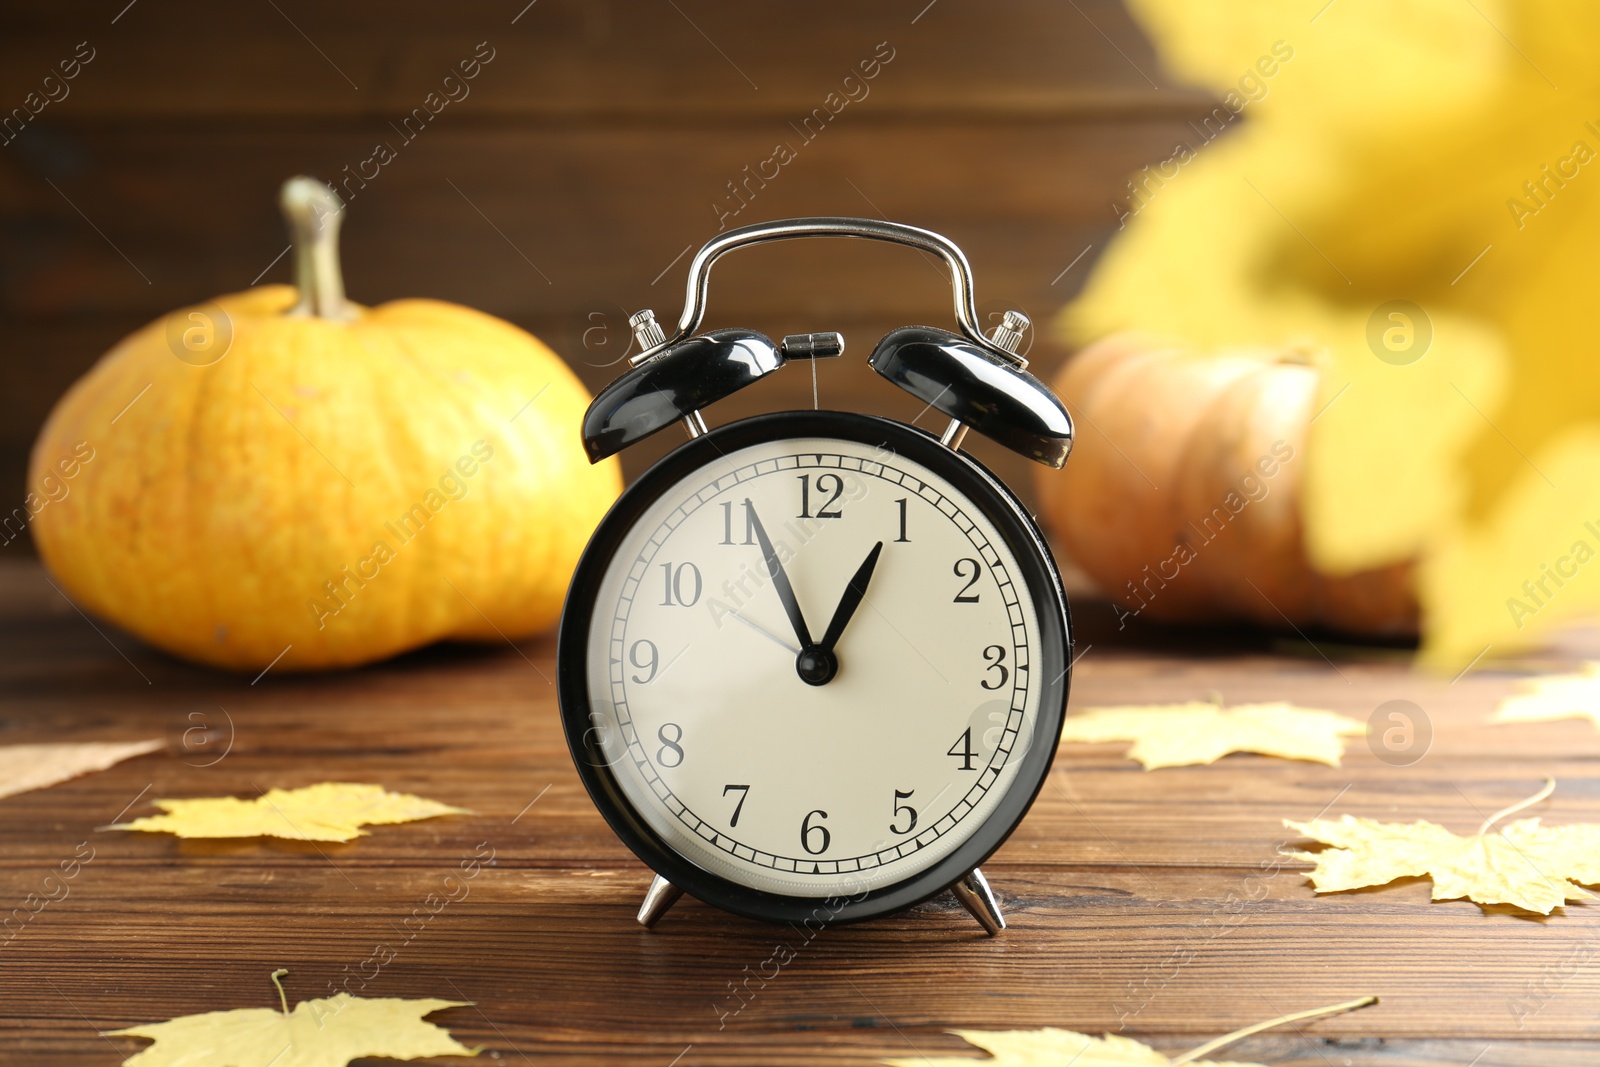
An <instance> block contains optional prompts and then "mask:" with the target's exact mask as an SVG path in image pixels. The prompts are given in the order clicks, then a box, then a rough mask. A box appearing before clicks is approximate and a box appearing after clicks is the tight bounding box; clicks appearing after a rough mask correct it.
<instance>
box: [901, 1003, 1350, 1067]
mask: <svg viewBox="0 0 1600 1067" xmlns="http://www.w3.org/2000/svg"><path fill="white" fill-rule="evenodd" d="M1377 1002H1378V998H1377V997H1362V998H1361V999H1359V1000H1352V1001H1349V1002H1347V1003H1344V1004H1332V1005H1329V1006H1328V1007H1326V1008H1313V1009H1312V1010H1310V1011H1300V1012H1295V1013H1294V1014H1293V1015H1284V1016H1280V1017H1279V1018H1276V1019H1269V1020H1267V1021H1266V1022H1264V1023H1257V1024H1256V1025H1254V1026H1247V1027H1245V1028H1244V1029H1242V1030H1235V1031H1234V1032H1233V1033H1231V1034H1225V1035H1224V1036H1222V1037H1219V1038H1217V1039H1216V1040H1215V1041H1207V1042H1206V1043H1205V1044H1204V1045H1201V1046H1200V1047H1199V1048H1197V1049H1193V1050H1191V1051H1189V1052H1187V1053H1185V1054H1183V1055H1181V1056H1178V1057H1176V1058H1173V1059H1168V1058H1167V1057H1166V1056H1164V1055H1162V1054H1161V1053H1159V1052H1157V1051H1156V1050H1155V1049H1153V1048H1151V1047H1150V1046H1149V1045H1146V1044H1143V1043H1141V1042H1138V1041H1135V1040H1133V1039H1132V1038H1128V1037H1121V1036H1119V1035H1117V1034H1107V1035H1105V1036H1104V1037H1090V1036H1089V1035H1088V1034H1080V1033H1078V1032H1077V1031H1076V1030H1058V1029H1056V1028H1054V1027H1047V1028H1046V1029H1043V1030H951V1031H950V1033H952V1034H955V1035H956V1036H958V1037H960V1038H962V1039H963V1040H965V1041H967V1042H968V1043H969V1044H973V1045H976V1046H978V1047H979V1048H981V1049H983V1050H984V1051H986V1052H988V1053H989V1054H990V1056H991V1057H992V1058H991V1059H987V1060H974V1059H969V1058H964V1057H958V1056H945V1057H940V1058H938V1059H928V1058H927V1057H925V1056H918V1057H917V1058H916V1059H913V1060H885V1061H884V1062H885V1063H887V1064H889V1065H890V1067H973V1065H974V1064H985V1065H990V1067H1178V1065H1180V1064H1192V1065H1193V1067H1265V1065H1263V1064H1259V1063H1240V1062H1236V1061H1232V1060H1229V1061H1220V1060H1202V1059H1199V1058H1198V1057H1200V1056H1203V1055H1205V1054H1206V1053H1208V1052H1211V1051H1213V1050H1215V1049H1219V1048H1221V1047H1223V1046H1224V1045H1228V1044H1231V1043H1232V1042H1234V1041H1238V1040H1239V1039H1240V1038H1244V1037H1249V1036H1250V1035H1251V1034H1256V1033H1260V1032H1261V1031H1262V1030H1269V1029H1271V1028H1272V1027H1274V1026H1281V1025H1283V1024H1284V1023H1289V1022H1297V1021H1299V1020H1301V1019H1310V1018H1313V1017H1315V1016H1318V1015H1328V1014H1331V1013H1333V1012H1341V1011H1352V1010H1354V1009H1356V1008H1364V1007H1366V1006H1367V1005H1369V1004H1376V1003H1377Z"/></svg>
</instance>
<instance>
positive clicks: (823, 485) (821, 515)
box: [800, 474, 844, 519]
mask: <svg viewBox="0 0 1600 1067" xmlns="http://www.w3.org/2000/svg"><path fill="white" fill-rule="evenodd" d="M830 486H831V488H830ZM823 493H832V494H833V495H832V496H830V497H829V498H828V502H827V503H826V504H824V505H822V507H821V508H819V509H818V510H817V513H816V515H815V516H813V515H812V514H811V475H809V474H802V475H800V518H802V519H810V518H818V519H840V518H843V517H844V512H842V511H832V510H830V509H831V508H832V507H833V506H834V505H835V504H837V503H838V502H839V498H840V497H841V496H843V495H844V479H843V478H841V477H839V476H838V475H837V474H820V475H818V476H817V494H818V495H819V496H820V495H821V494H823Z"/></svg>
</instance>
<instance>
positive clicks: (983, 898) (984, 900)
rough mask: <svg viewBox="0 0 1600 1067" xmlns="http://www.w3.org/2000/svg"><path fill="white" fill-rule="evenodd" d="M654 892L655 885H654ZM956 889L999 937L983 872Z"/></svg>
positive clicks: (1000, 923) (1001, 924)
mask: <svg viewBox="0 0 1600 1067" xmlns="http://www.w3.org/2000/svg"><path fill="white" fill-rule="evenodd" d="M651 888H652V892H653V891H654V887H653V886H652V887H651ZM950 888H951V889H952V890H954V891H955V894H956V899H957V900H959V901H961V905H962V907H964V908H966V909H967V910H968V911H970V912H971V913H972V917H973V918H974V919H977V920H978V925H980V926H982V927H983V928H984V930H986V931H987V932H988V934H989V936H990V937H997V936H999V934H1000V931H1001V930H1004V929H1005V928H1006V917H1005V916H1004V915H1002V914H1000V902H999V901H997V900H995V899H994V891H993V890H992V889H990V888H989V880H988V879H987V878H985V877H984V876H983V872H982V871H981V870H979V869H978V868H976V867H974V868H972V870H970V871H968V872H967V876H966V877H965V878H963V879H961V881H959V882H957V883H956V884H955V885H953V886H951V887H950ZM643 914H644V913H643V912H640V916H641V918H640V920H639V921H640V922H644V919H643Z"/></svg>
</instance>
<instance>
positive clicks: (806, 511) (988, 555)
mask: <svg viewBox="0 0 1600 1067" xmlns="http://www.w3.org/2000/svg"><path fill="white" fill-rule="evenodd" d="M829 417H831V418H835V419H849V420H850V422H851V424H852V425H862V424H866V425H868V426H870V425H871V424H874V423H879V424H882V425H893V424H884V423H882V420H870V419H864V418H861V417H859V416H837V415H836V416H811V417H810V419H811V422H812V423H813V424H816V423H817V422H818V420H825V419H827V418H829ZM782 418H783V417H782V416H772V417H769V419H768V420H751V421H752V422H756V421H770V420H776V419H782ZM823 424H825V422H824V423H823ZM738 425H743V424H736V426H738ZM733 428H734V427H725V428H724V430H729V429H733ZM897 430H898V431H899V433H900V434H901V435H910V434H915V436H916V438H917V443H918V444H919V445H920V446H922V447H920V448H919V449H918V450H917V451H920V452H922V457H921V458H922V459H925V460H934V461H938V462H937V463H935V464H932V465H930V464H929V463H925V462H922V461H919V459H918V458H914V457H913V456H911V455H908V454H906V452H907V450H906V449H904V448H903V447H902V448H895V447H894V442H890V441H886V440H884V439H883V436H882V435H881V434H879V435H877V437H878V440H876V441H874V440H873V437H874V435H873V434H872V433H870V432H868V433H860V434H854V435H833V434H815V433H813V434H805V435H796V436H783V435H776V436H774V435H771V434H768V435H759V434H758V435H756V436H757V437H761V436H765V437H767V438H768V439H765V440H755V441H753V442H752V443H747V444H743V445H735V442H734V441H732V440H730V441H729V444H728V445H724V446H723V447H720V448H715V449H706V448H699V449H698V450H699V451H700V452H701V453H702V454H703V455H704V456H705V457H706V461H704V462H702V463H699V464H698V465H694V466H691V467H689V468H688V469H686V470H683V471H681V472H676V476H675V477H670V478H662V477H656V478H655V483H656V484H654V485H652V486H644V485H641V486H638V487H636V490H639V489H643V490H646V491H647V495H648V500H647V502H646V503H644V504H643V505H642V506H637V505H636V506H635V507H634V508H632V509H622V508H621V506H620V505H619V511H624V510H626V511H627V513H625V514H617V513H614V514H613V516H612V517H610V518H608V519H607V524H612V523H613V520H616V521H617V522H620V523H621V524H622V525H621V526H620V528H617V529H614V530H612V531H611V535H610V536H609V537H602V536H601V535H597V537H596V543H597V545H599V544H601V542H602V541H603V542H605V543H604V545H603V552H602V554H601V555H600V556H599V557H597V558H596V559H593V560H591V559H590V558H589V557H587V556H586V558H585V561H584V563H583V564H581V565H580V578H581V582H580V583H579V585H577V586H575V589H577V588H579V587H582V588H583V589H584V592H585V596H586V597H589V596H592V601H590V600H588V599H585V601H584V607H583V608H582V609H577V608H574V607H573V606H572V605H571V604H569V607H568V611H569V613H570V612H572V611H575V610H582V611H584V612H585V613H586V615H587V619H586V620H585V621H586V623H587V625H586V626H584V627H582V629H583V630H584V631H586V632H585V633H584V634H583V637H582V639H581V640H582V645H581V655H582V663H581V665H578V664H577V662H576V660H573V661H572V669H574V670H581V671H582V673H583V683H584V684H583V685H582V686H581V689H582V690H583V691H584V693H585V707H583V708H582V709H581V710H580V714H582V716H583V718H584V719H585V720H586V722H587V726H586V727H585V729H584V730H583V734H584V739H583V744H582V745H581V746H580V745H574V751H575V752H580V749H581V752H580V755H579V758H580V761H586V762H587V763H588V764H589V765H590V770H592V771H593V772H595V773H597V774H601V775H603V776H604V778H605V780H606V782H607V784H608V788H609V789H610V790H612V791H613V792H614V793H616V794H620V800H621V801H622V802H623V803H625V804H626V806H627V807H628V808H629V809H631V813H632V818H633V819H635V820H637V821H638V822H642V823H643V824H644V826H645V827H646V828H647V829H648V834H649V836H650V837H652V838H654V840H655V841H656V842H657V843H658V844H659V845H662V846H665V848H666V849H667V850H668V851H670V852H671V853H673V854H675V855H676V856H678V857H681V858H682V859H684V860H687V861H688V862H689V863H691V864H692V865H694V866H695V867H696V868H699V869H700V870H702V871H705V872H709V873H710V874H711V875H714V876H716V877H717V878H720V879H722V880H725V881H727V882H732V883H735V884H736V885H739V886H743V887H747V888H749V889H751V890H756V891H759V892H761V893H767V894H776V895H780V896H787V897H805V898H826V897H844V896H851V897H858V896H860V895H865V894H870V893H872V892H873V891H875V890H881V889H883V888H884V887H889V886H894V885H897V884H901V883H905V882H906V881H907V880H908V879H914V878H916V877H917V876H918V875H919V874H922V873H923V872H927V871H929V870H930V868H934V867H936V866H938V865H939V864H940V863H941V861H944V860H947V859H949V858H950V857H952V854H954V853H957V852H958V850H961V849H962V848H963V846H964V845H966V846H969V848H968V851H970V845H971V843H972V842H973V841H974V838H975V836H977V835H979V834H980V831H983V830H984V828H985V827H986V824H988V823H989V821H990V820H991V818H992V817H994V816H995V815H996V813H997V811H999V810H1000V809H1001V808H1002V807H1005V809H1006V816H1007V817H1006V819H1005V820H1004V822H1005V825H1003V826H1000V827H998V828H995V827H990V828H989V831H988V835H987V836H988V838H989V839H990V840H989V841H988V842H986V844H987V848H985V849H984V854H985V855H986V854H987V851H988V850H989V849H992V847H994V845H997V844H998V843H999V840H1000V839H1001V838H1002V837H1003V836H1004V833H1005V832H1007V831H1009V829H1010V826H1011V824H1012V823H1013V822H1014V821H1015V819H1016V818H1018V817H1020V814H1021V811H1022V810H1023V809H1025V807H1026V805H1027V802H1028V801H1029V800H1031V798H1032V795H1033V793H1034V791H1035V790H1036V789H1037V787H1038V785H1039V780H1040V778H1041V776H1042V770H1041V769H1040V768H1041V766H1047V765H1048V752H1045V753H1042V755H1044V757H1045V763H1044V764H1043V765H1041V764H1040V762H1039V760H1038V758H1037V757H1036V758H1035V759H1034V760H1033V761H1031V762H1030V761H1029V760H1028V759H1027V757H1028V754H1029V753H1030V751H1031V750H1032V749H1033V748H1034V746H1035V744H1036V743H1039V742H1040V741H1041V738H1042V739H1043V740H1044V744H1043V746H1042V747H1044V748H1046V749H1048V750H1050V751H1053V749H1054V738H1055V734H1056V732H1057V730H1058V725H1059V716H1060V712H1061V705H1062V704H1063V703H1064V699H1065V698H1064V693H1065V689H1064V685H1063V677H1062V676H1063V675H1064V674H1065V673H1066V663H1065V661H1064V652H1065V633H1064V628H1063V626H1062V625H1061V623H1062V621H1063V620H1062V609H1061V607H1060V601H1059V599H1058V596H1059V594H1058V593H1057V592H1056V587H1055V585H1054V583H1053V581H1052V582H1050V583H1046V588H1045V589H1043V590H1042V591H1041V590H1038V589H1037V588H1036V587H1037V586H1038V585H1039V584H1040V582H1039V580H1038V576H1039V575H1041V574H1045V575H1049V576H1050V577H1051V578H1052V579H1053V571H1051V570H1050V569H1049V565H1048V561H1047V560H1046V562H1045V566H1044V567H1043V568H1041V567H1040V566H1039V560H1038V558H1037V554H1038V551H1039V550H1038V549H1034V548H1033V547H1032V545H1025V546H1018V545H1016V544H1015V543H1014V542H1015V541H1016V540H1017V538H1016V535H1015V530H1014V529H1010V528H1009V526H1011V525H1014V524H1006V523H997V521H996V516H995V514H994V513H995V511H996V500H998V499H999V498H998V497H996V496H994V495H993V490H992V489H988V490H986V491H985V492H983V493H981V494H979V495H980V496H981V499H975V498H974V496H973V495H969V492H968V491H964V489H963V487H961V486H958V484H956V483H957V480H958V478H959V480H962V481H965V482H967V488H969V489H970V488H973V487H974V484H976V485H977V486H979V487H982V486H985V485H989V484H993V483H992V482H990V483H984V482H981V481H980V480H978V479H974V478H973V477H972V475H971V474H970V473H967V474H965V476H964V477H961V476H962V474H963V472H969V471H971V470H973V469H974V468H975V465H969V463H968V461H966V460H965V459H961V458H960V457H957V456H956V455H955V454H954V453H950V452H948V450H945V449H943V448H942V446H938V445H937V444H935V443H933V442H931V440H929V439H927V438H926V437H925V436H924V435H921V434H916V432H915V431H909V430H905V429H904V428H903V427H897ZM721 432H722V431H719V433H721ZM713 436H715V435H713ZM746 436H749V435H746ZM710 440H711V439H710V438H708V439H705V440H704V441H701V442H695V443H694V445H695V446H701V445H703V444H705V443H706V441H710ZM900 443H901V444H902V445H904V444H906V443H908V442H904V441H902V442H900ZM729 445H735V446H734V447H729ZM680 466H682V465H681V464H680ZM935 467H938V468H941V469H935ZM952 470H954V472H955V474H956V475H957V476H958V477H955V478H953V477H951V476H948V475H950V474H951V472H952ZM657 473H658V472H652V475H657ZM647 477H649V476H647ZM636 490H630V495H632V494H633V493H634V492H635V491H636ZM1002 526H1007V527H1008V528H1007V529H1002ZM603 532H604V528H603ZM1008 535H1009V536H1008ZM1019 548H1020V549H1021V551H1022V553H1023V556H1024V557H1027V558H1023V559H1019V555H1018V552H1019ZM594 551H595V550H593V549H592V550H591V554H593V552H594ZM1030 553H1031V556H1030ZM585 571H588V572H589V573H587V574H585V573H583V572H585ZM1041 592H1042V594H1043V596H1044V598H1045V600H1046V603H1045V604H1044V605H1043V611H1044V617H1043V619H1042V618H1041V605H1040V604H1039V603H1038V602H1037V601H1038V599H1039V597H1040V594H1041ZM1052 624H1053V625H1052ZM562 641H563V648H562V661H563V662H562V665H563V669H567V667H568V665H569V663H568V660H569V656H572V655H574V653H576V651H577V650H576V649H574V648H572V647H570V646H569V645H568V642H569V635H568V633H567V632H566V628H565V627H564V632H563V635H562ZM1046 671H1048V673H1044V672H1046ZM1052 675H1054V677H1051V676H1052ZM567 697H568V693H567V692H566V690H565V689H564V691H563V702H564V704H565V703H566V702H567ZM1042 701H1043V702H1045V703H1043V705H1042ZM1042 706H1043V707H1044V708H1045V709H1046V711H1047V714H1044V715H1041V707H1042ZM572 710H573V709H570V708H568V709H567V713H568V721H569V730H571V729H572V726H571V723H572V721H573V716H572ZM1041 725H1043V727H1044V728H1045V729H1046V730H1047V731H1048V733H1045V734H1042V735H1041V733H1040V730H1041ZM1025 764H1027V765H1028V766H1029V773H1028V774H1022V771H1023V768H1024V765H1025ZM1019 775H1021V778H1020V779H1019ZM1019 793H1020V794H1022V796H1021V799H1020V806H1019V801H1018V794H1019ZM1008 798H1009V803H1007V800H1008ZM614 821H615V820H614ZM959 873H960V872H957V874H956V876H959ZM938 888H942V886H930V887H929V890H928V891H930V892H931V891H933V890H935V889H938Z"/></svg>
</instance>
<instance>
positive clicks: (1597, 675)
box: [1489, 663, 1600, 730]
mask: <svg viewBox="0 0 1600 1067" xmlns="http://www.w3.org/2000/svg"><path fill="white" fill-rule="evenodd" d="M1528 688H1529V690H1530V692H1527V693H1523V694H1521V695H1519V696H1514V697H1507V698H1506V699H1505V700H1503V701H1501V702H1500V707H1499V708H1497V709H1495V713H1494V716H1493V717H1492V718H1491V719H1490V720H1489V721H1490V722H1555V721H1557V720H1559V719H1588V720H1589V721H1590V722H1591V723H1593V724H1594V726H1595V729H1597V730H1600V663H1590V664H1586V665H1585V666H1584V669H1583V671H1582V673H1579V674H1552V675H1547V676H1545V677H1543V678H1535V679H1533V680H1532V681H1530V682H1529V683H1528Z"/></svg>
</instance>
